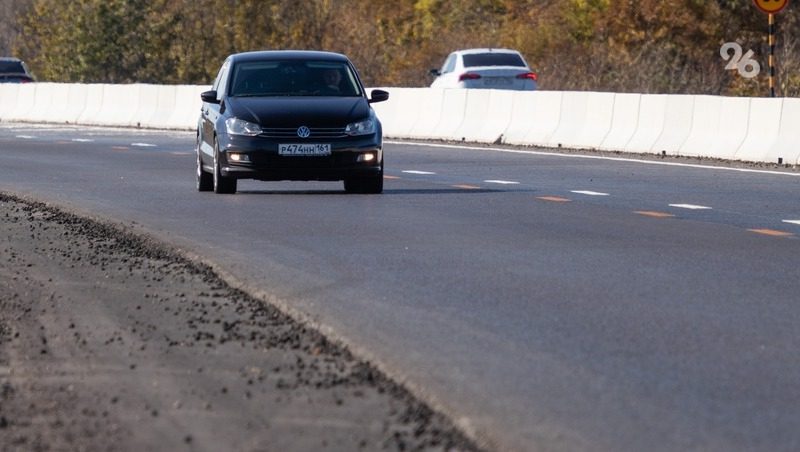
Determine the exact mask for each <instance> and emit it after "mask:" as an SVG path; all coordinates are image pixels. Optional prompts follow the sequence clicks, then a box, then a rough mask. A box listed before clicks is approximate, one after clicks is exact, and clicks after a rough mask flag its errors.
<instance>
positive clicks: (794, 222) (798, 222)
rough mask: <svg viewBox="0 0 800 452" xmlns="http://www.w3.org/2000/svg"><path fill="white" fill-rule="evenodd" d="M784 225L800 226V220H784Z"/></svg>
mask: <svg viewBox="0 0 800 452" xmlns="http://www.w3.org/2000/svg"><path fill="white" fill-rule="evenodd" d="M783 222H784V223H791V224H800V220H783Z"/></svg>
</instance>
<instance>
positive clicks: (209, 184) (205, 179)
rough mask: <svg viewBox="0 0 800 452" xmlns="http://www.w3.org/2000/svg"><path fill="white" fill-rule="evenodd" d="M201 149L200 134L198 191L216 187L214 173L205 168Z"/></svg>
mask: <svg viewBox="0 0 800 452" xmlns="http://www.w3.org/2000/svg"><path fill="white" fill-rule="evenodd" d="M201 152H202V151H201V150H200V136H199V135H198V137H197V191H211V190H213V189H214V175H213V174H211V173H207V172H206V170H204V169H203V157H202V154H201Z"/></svg>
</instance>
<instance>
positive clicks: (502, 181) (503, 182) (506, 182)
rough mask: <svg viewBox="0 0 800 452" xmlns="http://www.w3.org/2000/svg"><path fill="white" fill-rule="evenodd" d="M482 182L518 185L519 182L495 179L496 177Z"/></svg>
mask: <svg viewBox="0 0 800 452" xmlns="http://www.w3.org/2000/svg"><path fill="white" fill-rule="evenodd" d="M484 182H486V183H487V184H500V185H519V182H517V181H513V180H496V179H490V180H485V181H484Z"/></svg>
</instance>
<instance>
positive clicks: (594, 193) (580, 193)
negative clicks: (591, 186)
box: [572, 190, 608, 196]
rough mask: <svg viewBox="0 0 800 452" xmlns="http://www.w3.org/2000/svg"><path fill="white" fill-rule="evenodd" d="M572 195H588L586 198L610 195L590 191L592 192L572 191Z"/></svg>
mask: <svg viewBox="0 0 800 452" xmlns="http://www.w3.org/2000/svg"><path fill="white" fill-rule="evenodd" d="M572 193H577V194H579V195H586V196H608V193H600V192H599V191H590V190H572Z"/></svg>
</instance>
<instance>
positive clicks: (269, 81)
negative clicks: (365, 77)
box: [230, 60, 361, 97]
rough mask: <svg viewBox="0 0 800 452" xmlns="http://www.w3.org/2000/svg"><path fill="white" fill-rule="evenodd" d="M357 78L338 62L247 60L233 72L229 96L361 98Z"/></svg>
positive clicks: (345, 64)
mask: <svg viewBox="0 0 800 452" xmlns="http://www.w3.org/2000/svg"><path fill="white" fill-rule="evenodd" d="M360 95H361V89H360V88H359V85H358V82H357V81H356V76H355V74H354V73H353V71H352V70H351V69H350V66H349V65H348V64H347V63H344V62H339V61H301V60H284V61H247V62H241V63H238V64H237V65H236V66H235V67H234V69H233V78H232V79H231V88H230V96H233V97H272V96H335V97H352V96H360Z"/></svg>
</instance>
